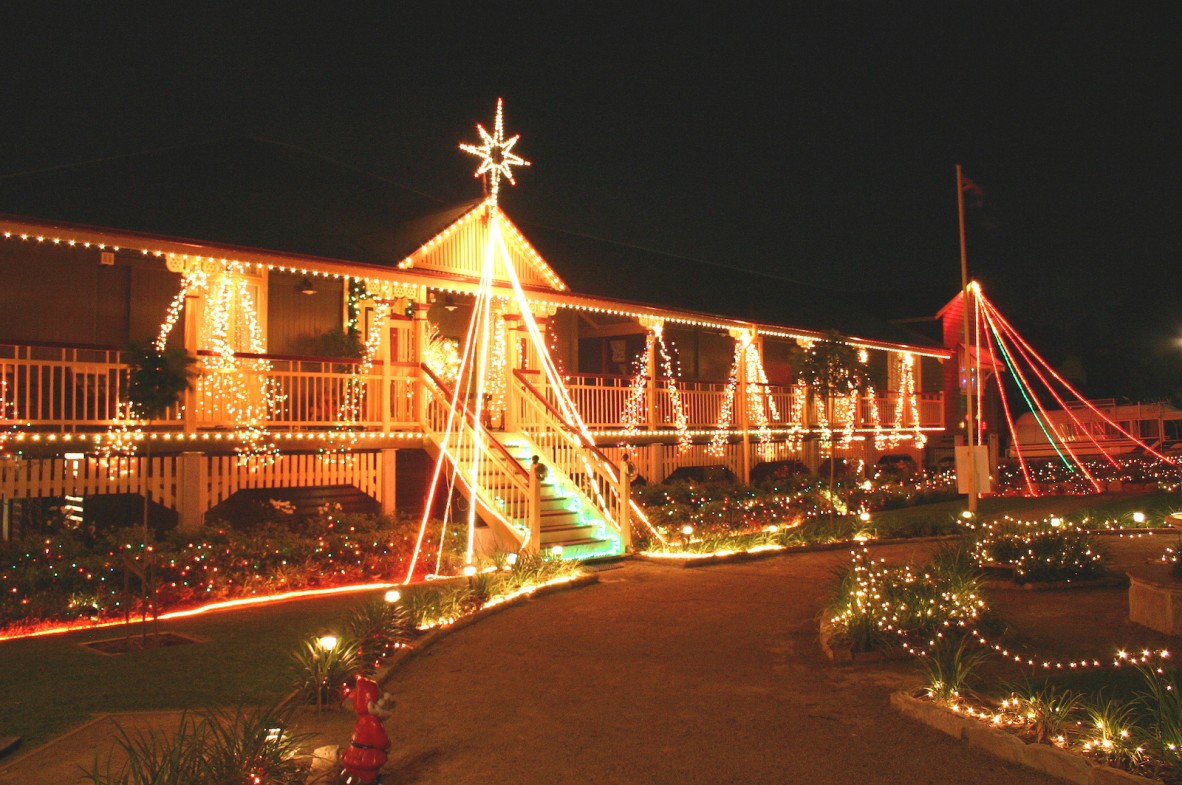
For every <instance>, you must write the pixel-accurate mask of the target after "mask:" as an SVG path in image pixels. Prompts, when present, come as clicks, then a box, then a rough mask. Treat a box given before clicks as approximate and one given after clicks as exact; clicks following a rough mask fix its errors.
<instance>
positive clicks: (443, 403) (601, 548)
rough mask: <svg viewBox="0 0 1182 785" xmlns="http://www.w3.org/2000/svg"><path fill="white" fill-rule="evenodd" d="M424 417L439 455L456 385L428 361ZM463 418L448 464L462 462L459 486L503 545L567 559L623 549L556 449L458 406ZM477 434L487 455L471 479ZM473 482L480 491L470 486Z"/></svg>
mask: <svg viewBox="0 0 1182 785" xmlns="http://www.w3.org/2000/svg"><path fill="white" fill-rule="evenodd" d="M423 381H424V388H425V389H424V392H425V394H426V395H425V400H424V404H425V408H424V412H425V417H424V418H423V431H424V436H425V439H424V441H425V446H426V447H427V451H428V452H429V453H430V454H431V455H432V456H433V457H438V456H439V454H440V452H441V451H443V450H444V434H445V432H446V431H447V415H448V411H449V409H450V406H451V391H450V390H449V389H448V388H447V386H446V385H445V384H444V383H443V382H442V381H440V380H439V379H438V377H436V376H435V375H434V374H433V373H431V371H430V370H429V369H427V368H425V367H424V368H423ZM455 417H456V418H458V419H460V420H462V424H460V423H457V422H454V421H453V423H452V432H451V434H452V435H451V436H450V437H448V443H447V445H446V453H447V455H446V458H447V471H448V474H449V475H450V474H451V473H452V471H453V470H455V469H456V468H457V467H458V469H459V471H458V472H456V473H455V476H456V489H457V490H458V491H459V492H460V493H461V494H462V495H463V496H464V498H466V499H468V501H469V503H471V502H472V500H473V495H475V499H476V511H477V515H478V517H479V518H480V519H481V520H482V521H483V522H484V523H485V524H486V525H488V527H489V528H490V529H491V530H492V534H493V538H494V539H495V540H496V542H497V548H498V549H500V550H505V551H510V552H512V551H517V550H521V549H524V550H526V551H527V552H531V553H544V554H547V555H551V556H558V557H561V558H563V559H581V560H585V559H597V558H609V557H614V556H619V555H621V554H622V553H623V552H624V543H623V538H622V537H621V534H620V530H619V528H618V525H613V523H610V522H609V520H613V521H614V519H609V518H608V516H606V515H604V514H603V513H602V512H601V509H600V505H597V504H596V503H595V502H594V501H592V498H591V496H590V495H589V494H588V493H586V492H584V490H583V489H582V488H581V483H582V478H581V477H573V476H571V474H568V473H567V472H565V471H563V467H562V466H561V465H559V464H560V463H561V462H559V461H555V460H553V459H552V456H551V454H550V453H551V451H548V450H544V449H540V448H539V446H538V444H537V443H536V442H535V441H533V440H531V439H530V438H528V437H527V436H526V435H524V434H522V433H520V432H500V431H488V430H485V429H483V428H482V429H481V430H480V431H479V436H478V435H477V432H476V429H475V427H474V423H475V418H474V416H473V414H472V412H471V410H470V409H469V408H468V407H465V408H464V411H463V412H462V413H461V412H457V413H456V415H455ZM478 438H479V440H480V441H479V443H480V445H481V460H480V464H479V469H478V474H477V478H476V482H475V483H472V478H471V467H472V457H473V445H474V444H476V443H477V442H476V440H477V439H478ZM535 455H538V456H540V461H541V463H542V464H543V465H544V466H545V467H546V470H547V471H546V477H545V479H538V478H537V477H535V476H534V473H533V466H532V459H533V456H535ZM473 484H474V485H475V486H476V488H475V494H473V493H472V488H471V486H472V485H473Z"/></svg>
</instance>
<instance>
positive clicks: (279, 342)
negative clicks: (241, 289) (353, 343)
mask: <svg viewBox="0 0 1182 785" xmlns="http://www.w3.org/2000/svg"><path fill="white" fill-rule="evenodd" d="M302 282H303V276H300V275H292V274H290V273H278V272H275V271H274V270H272V271H271V273H270V275H269V276H268V280H267V351H268V352H271V353H272V354H295V355H306V356H321V355H324V354H326V353H328V352H327V351H326V350H327V349H328V348H330V347H331V346H332V333H340V332H342V331H343V330H344V320H345V316H344V312H345V284H344V282H343V281H339V280H335V279H330V278H314V279H312V285H313V288H314V289H315V290H316V293H315V294H304V293H303V292H302V291H300V288H301V286H302Z"/></svg>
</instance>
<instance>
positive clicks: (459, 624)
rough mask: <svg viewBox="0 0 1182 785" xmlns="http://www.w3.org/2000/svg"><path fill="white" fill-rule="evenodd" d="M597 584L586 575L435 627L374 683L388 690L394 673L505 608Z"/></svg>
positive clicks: (391, 661)
mask: <svg viewBox="0 0 1182 785" xmlns="http://www.w3.org/2000/svg"><path fill="white" fill-rule="evenodd" d="M596 583H599V574H598V573H595V572H589V573H587V574H585V575H580V576H579V577H577V578H575V579H573V580H569V581H565V582H563V583H553V584H549V585H546V586H542V587H541V588H539V589H537V590H535V591H532V592H530V593H529V594H522V595H520V596H518V597H514V598H513V599H511V600H507V601H505V602H501V603H498V604H496V605H493V606H492V607H489V608H481V609H480V610H478V611H476V612H475V613H470V614H468V615H467V616H464V617H463V618H461V619H457V620H456V621H454V622H452V623H451V624H448V625H447V626H445V627H436V628H435V629H433V630H431V631H429V632H427V633H425V634H423V635H420V636H419V637H418V638H416V639H415V640H414V641H413V642H412V643H411V645H410V646H408V647H407V648H405V649H402V650H400V651H398V652H395V653H394V655H393V656H391V657H390V659H389V660H387V661H386V663H385V664H384V665H383V666H382V667H381V668H379V669H378V670H377V672H376V673H375V674H374V676H373V678H374V681H376V682H377V683H378V684H381V685H383V686H385V684H386V683H387V682H388V681H389V680H390V678H391V677H392V676H393V675H394V672H395V671H396V670H398V669H399V668H401V667H402V666H403V665H405V664H406V663H407V662H409V661H410V660H411V659H413V658H414V657H416V656H418V655H420V654H422V653H423V652H425V651H427V650H428V649H430V648H431V647H432V646H434V645H435V644H436V643H439V641H441V640H443V639H444V638H446V637H447V636H448V635H450V634H451V633H453V632H457V631H459V630H462V629H464V628H465V627H467V626H468V625H470V624H475V623H476V622H478V621H481V620H482V619H486V618H488V617H489V616H492V615H493V614H494V613H498V612H500V611H502V610H504V609H505V608H512V607H514V606H516V605H521V604H522V603H525V602H528V601H529V600H532V599H533V598H535V597H543V596H545V595H547V594H554V593H556V592H560V591H566V590H567V589H580V588H582V587H584V586H590V585H592V584H596Z"/></svg>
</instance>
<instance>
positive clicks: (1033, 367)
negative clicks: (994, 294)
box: [986, 305, 1121, 469]
mask: <svg viewBox="0 0 1182 785" xmlns="http://www.w3.org/2000/svg"><path fill="white" fill-rule="evenodd" d="M986 307H987V308H988V307H989V306H988V305H986ZM994 313H996V310H995V309H994ZM1002 330H1003V332H1005V333H1006V334H1007V335H1009V337H1010V340H1011V341H1014V340H1015V338H1018V337H1020V336H1018V334H1017V333H1016V332H1015V331H1014V330H1013V329H1012V328H1007V327H1006V325H1002ZM1014 348H1015V349H1017V350H1018V352H1019V353H1020V354H1021V355H1022V359H1024V360H1025V361H1026V363H1027V364H1028V365H1029V366H1030V370H1032V371H1034V375H1035V376H1037V377H1038V380H1039V381H1040V382H1042V383H1043V386H1044V387H1046V388H1047V390H1048V391H1049V392H1050V393H1051V397H1053V398H1054V399H1055V402H1056V403H1058V404H1059V406H1060V407H1061V408H1062V409H1063V411H1064V412H1066V414H1067V416H1068V417H1070V418H1071V421H1072V422H1073V423H1075V425H1076V426H1077V427H1078V428H1079V430H1080V432H1081V433H1083V434H1084V436H1087V437H1088V441H1090V442H1091V443H1092V444H1094V445H1095V446H1096V449H1097V450H1099V451H1100V454H1101V455H1103V456H1104V457H1105V458H1107V459H1108V462H1109V463H1111V464H1112V465H1113V466H1115V467H1116V468H1118V469H1119V468H1121V465H1120V461H1118V460H1116V459H1115V458H1113V457H1112V455H1111V454H1110V453H1109V452H1108V450H1105V449H1104V447H1103V445H1101V444H1100V442H1099V441H1097V439H1096V437H1095V436H1093V435H1092V432H1091V431H1090V430H1089V429H1088V428H1086V427H1084V424H1083V423H1082V422H1080V420H1079V418H1078V417H1076V416H1075V414H1073V413H1072V411H1071V409H1070V408H1069V407H1068V406H1067V404H1066V403H1065V402H1064V401H1063V399H1062V398H1060V397H1059V394H1058V393H1056V392H1055V388H1054V387H1052V386H1051V383H1050V382H1048V381H1047V380H1046V377H1045V376H1043V375H1042V373H1040V372H1039V370H1038V366H1036V365H1035V364H1034V362H1033V361H1032V360H1031V359H1030V354H1028V353H1027V352H1026V350H1025V349H1023V348H1022V346H1021V345H1019V344H1017V343H1015V344H1014ZM1064 446H1066V444H1064Z"/></svg>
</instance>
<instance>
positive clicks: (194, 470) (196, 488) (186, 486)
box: [176, 452, 209, 531]
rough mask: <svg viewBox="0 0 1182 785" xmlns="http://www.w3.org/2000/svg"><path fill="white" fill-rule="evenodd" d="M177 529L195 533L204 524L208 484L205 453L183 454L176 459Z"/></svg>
mask: <svg viewBox="0 0 1182 785" xmlns="http://www.w3.org/2000/svg"><path fill="white" fill-rule="evenodd" d="M176 471H177V475H178V476H177V483H176V491H177V493H176V497H177V498H176V511H177V528H178V529H180V530H181V531H197V530H198V529H200V528H201V526H202V525H203V524H204V522H205V500H206V493H205V492H204V491H205V488H206V487H207V486H208V484H209V477H208V467H207V465H206V461H205V453H201V452H183V453H181V454H180V455H178V456H177V459H176Z"/></svg>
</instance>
